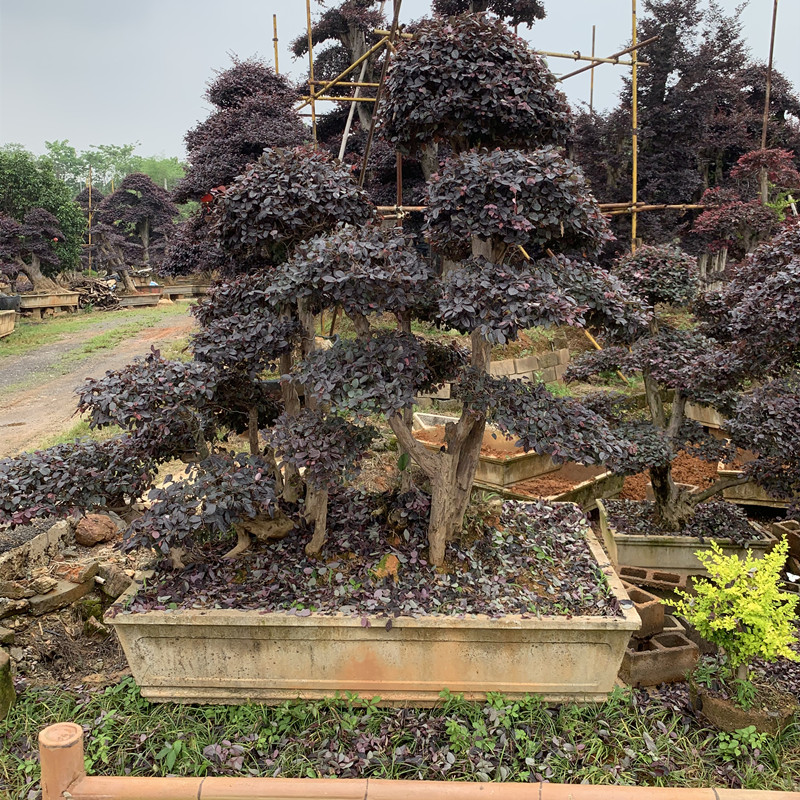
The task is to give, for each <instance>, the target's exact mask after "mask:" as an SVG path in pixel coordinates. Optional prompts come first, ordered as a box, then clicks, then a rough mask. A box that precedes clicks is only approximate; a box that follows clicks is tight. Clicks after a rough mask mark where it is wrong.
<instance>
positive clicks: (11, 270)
mask: <svg viewBox="0 0 800 800" xmlns="http://www.w3.org/2000/svg"><path fill="white" fill-rule="evenodd" d="M63 236H64V234H63V233H61V230H60V229H59V227H58V220H57V219H56V218H55V217H54V216H53V215H52V214H51V213H50V212H49V211H45V210H44V209H43V208H32V209H31V210H30V211H28V213H27V214H26V215H25V220H24V221H23V222H21V223H20V222H17V221H16V220H15V219H13V218H12V217H9V216H6V215H5V214H0V267H1V268H2V270H3V272H4V273H5V274H6V275H9V276H11V277H12V278H16V277H17V276H19V275H24V276H25V277H26V278H28V280H29V281H30V282H31V283H32V284H33V290H34V291H35V292H57V291H59V290H60V287H59V285H58V284H57V283H56V282H55V281H54V280H52V279H51V278H48V277H47V276H46V275H45V274H44V273H43V270H44V272H48V273H50V274H55V273H56V272H58V268H59V266H60V265H61V261H60V259H59V255H58V251H57V249H56V248H57V245H58V243H59V242H60V241H61V240H62V238H63Z"/></svg>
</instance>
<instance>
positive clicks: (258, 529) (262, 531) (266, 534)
mask: <svg viewBox="0 0 800 800" xmlns="http://www.w3.org/2000/svg"><path fill="white" fill-rule="evenodd" d="M239 527H241V528H243V529H244V530H246V531H247V532H248V533H249V534H251V535H252V536H255V538H256V539H258V540H259V541H260V542H267V541H269V540H270V539H285V538H286V537H287V536H288V535H289V534H290V533H291V532H292V531H293V530H294V522H292V520H291V519H289V517H287V516H286V515H285V514H282V513H280V512H279V513H278V514H276V515H275V516H274V517H272V518H270V517H267V518H264V519H258V518H256V519H246V520H243V521H242V522H240V523H239Z"/></svg>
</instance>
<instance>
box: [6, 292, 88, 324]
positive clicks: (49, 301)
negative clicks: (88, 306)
mask: <svg viewBox="0 0 800 800" xmlns="http://www.w3.org/2000/svg"><path fill="white" fill-rule="evenodd" d="M79 297H80V295H79V293H78V292H40V293H38V294H22V295H20V297H19V310H20V312H21V313H23V314H25V313H28V314H30V315H31V316H32V317H33V318H34V319H41V318H42V313H43V312H45V311H47V310H48V309H50V310H51V311H74V310H76V309H77V308H78V298H79Z"/></svg>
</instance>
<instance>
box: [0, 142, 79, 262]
mask: <svg viewBox="0 0 800 800" xmlns="http://www.w3.org/2000/svg"><path fill="white" fill-rule="evenodd" d="M34 208H40V209H43V210H45V211H48V212H49V213H50V214H52V215H53V216H54V217H55V218H56V220H57V221H58V228H59V230H60V231H61V233H62V234H63V237H64V238H63V240H61V239H59V241H58V242H57V243H56V244H55V254H56V256H57V258H56V259H55V260H54V261H53V262H52V263H53V264H54V265H55V264H58V265H59V267H60V269H64V270H67V269H79V267H80V252H81V241H82V239H83V229H84V228H85V227H86V222H85V220H84V217H83V212H82V211H81V208H80V206H79V205H78V204H77V203H76V202H75V201H74V200H73V193H72V191H71V190H70V187H69V186H68V185H67V184H66V183H64V181H62V180H59V179H58V177H57V176H56V174H55V172H54V171H53V166H52V164H51V162H50V160H49V159H47V158H38V159H37V158H36V157H35V156H33V155H32V154H31V153H28V152H25V151H24V150H11V151H9V150H3V151H0V213H2V214H5V215H7V216H8V217H11V218H12V219H15V220H16V221H17V222H23V221H24V219H25V216H26V214H27V213H28V212H29V211H31V210H32V209H34ZM45 274H47V270H45ZM51 274H52V272H51Z"/></svg>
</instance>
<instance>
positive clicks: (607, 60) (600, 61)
mask: <svg viewBox="0 0 800 800" xmlns="http://www.w3.org/2000/svg"><path fill="white" fill-rule="evenodd" d="M660 38H661V34H657V35H656V36H651V37H650V38H649V39H645V40H644V41H643V42H639V44H635V45H631V47H626V48H625V49H624V50H620V51H619V52H618V53H613V54H612V55H610V56H609V57H608V58H596V59H595V63H592V64H589V65H588V66H586V67H581V68H580V69H576V70H575V72H568V73H567V74H566V75H562V76H561V77H560V78H558V80H557V81H556V82H557V83H558V82H560V81H565V80H566V79H567V78H574V77H575V76H576V75H580V74H581V73H583V72H586V70H589V69H592V67H597V66H599V65H600V64H625V65H626V66H632V65H633V61H632V60H631V61H620V60H619V58H618V56H624V55H625V54H626V53H632V52H633V51H634V50H637V49H641V48H642V47H646V46H647V45H648V44H652V43H653V42H655V41H657V40H658V39H660ZM637 63H638V64H639V66H640V67H641V66H644V64H645V63H646V62H644V61H638V62H637Z"/></svg>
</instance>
